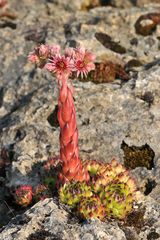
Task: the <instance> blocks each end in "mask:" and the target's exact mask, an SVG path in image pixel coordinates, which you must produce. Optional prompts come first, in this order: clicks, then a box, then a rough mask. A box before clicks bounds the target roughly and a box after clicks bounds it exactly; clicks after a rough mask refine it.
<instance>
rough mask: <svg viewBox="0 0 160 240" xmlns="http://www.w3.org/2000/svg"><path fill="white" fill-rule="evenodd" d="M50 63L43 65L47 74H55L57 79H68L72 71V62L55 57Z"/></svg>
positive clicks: (65, 58) (58, 56) (69, 59)
mask: <svg viewBox="0 0 160 240" xmlns="http://www.w3.org/2000/svg"><path fill="white" fill-rule="evenodd" d="M50 61H51V62H50V63H47V64H46V65H45V68H46V69H47V70H48V71H49V72H53V73H55V74H56V76H57V77H58V78H59V77H61V76H62V75H63V76H67V77H68V76H69V75H70V74H71V72H72V71H73V60H72V59H71V58H69V57H65V56H64V55H63V56H60V55H57V56H55V57H53V59H51V60H50Z"/></svg>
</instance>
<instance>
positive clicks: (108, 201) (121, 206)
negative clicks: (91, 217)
mask: <svg viewBox="0 0 160 240" xmlns="http://www.w3.org/2000/svg"><path fill="white" fill-rule="evenodd" d="M132 184H133V183H132ZM134 193H135V190H133V189H132V187H130V184H127V183H124V182H118V181H113V182H112V183H110V184H108V185H107V186H105V187H104V189H103V191H101V192H100V194H99V196H100V199H101V201H102V203H103V204H104V206H105V209H106V213H107V216H108V217H113V218H117V219H124V218H125V217H126V216H127V215H128V214H129V213H130V212H131V211H132V208H133V202H134V200H135V194H134Z"/></svg>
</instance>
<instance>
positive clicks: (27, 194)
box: [14, 185, 33, 207]
mask: <svg viewBox="0 0 160 240" xmlns="http://www.w3.org/2000/svg"><path fill="white" fill-rule="evenodd" d="M14 197H15V201H16V203H17V204H18V205H21V206H22V207H27V206H28V205H29V204H31V202H32V197H33V190H32V187H31V186H30V185H23V186H20V187H19V188H17V189H16V191H15V194H14Z"/></svg>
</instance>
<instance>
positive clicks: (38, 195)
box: [34, 184, 51, 202]
mask: <svg viewBox="0 0 160 240" xmlns="http://www.w3.org/2000/svg"><path fill="white" fill-rule="evenodd" d="M48 197H51V192H50V190H49V189H48V187H46V186H45V185H44V184H38V185H37V186H36V189H35V190H34V199H35V201H36V202H38V201H40V200H44V199H45V198H48Z"/></svg>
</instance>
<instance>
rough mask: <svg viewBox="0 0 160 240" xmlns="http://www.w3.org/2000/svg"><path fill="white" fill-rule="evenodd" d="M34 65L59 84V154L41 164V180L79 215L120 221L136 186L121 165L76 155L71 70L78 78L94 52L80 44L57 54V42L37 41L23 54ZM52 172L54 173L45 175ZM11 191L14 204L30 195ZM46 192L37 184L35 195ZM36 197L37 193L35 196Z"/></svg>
mask: <svg viewBox="0 0 160 240" xmlns="http://www.w3.org/2000/svg"><path fill="white" fill-rule="evenodd" d="M28 59H29V60H30V61H31V62H32V63H35V64H36V65H37V66H38V67H39V68H41V69H42V68H45V69H47V70H48V71H49V72H50V73H51V74H52V75H55V77H56V81H57V83H58V88H59V98H58V121H59V125H60V137H59V140H60V154H59V155H60V156H59V158H52V159H50V160H49V161H48V162H47V163H46V164H45V165H44V170H45V171H46V175H45V177H44V184H45V185H47V186H48V187H50V188H54V187H55V186H56V187H58V188H59V197H60V200H61V202H62V203H65V204H68V205H69V206H70V207H72V208H74V207H75V208H76V209H77V210H78V211H79V213H80V215H81V217H83V218H99V219H101V220H103V219H104V218H105V216H106V215H107V217H114V218H118V219H123V218H125V216H126V215H127V214H128V213H129V212H131V211H132V206H133V202H134V200H135V198H136V195H137V194H136V192H137V190H136V185H135V182H134V180H133V179H132V178H131V177H130V174H129V172H128V171H127V170H126V169H125V167H124V166H123V165H122V164H120V163H118V162H117V161H116V160H115V159H113V160H112V161H111V163H107V164H103V163H99V162H97V161H95V160H89V161H85V162H84V163H82V161H81V159H80V157H79V147H78V129H77V122H76V110H75V106H74V100H73V86H72V82H69V83H68V78H69V77H72V76H73V75H74V74H75V73H76V75H77V77H78V76H79V75H80V76H81V77H83V76H84V75H85V76H87V74H88V73H89V72H90V71H92V70H94V69H95V64H94V60H95V56H94V54H92V53H91V52H90V51H88V50H86V49H85V48H83V47H79V48H68V49H66V50H65V51H64V52H63V53H62V54H61V52H60V46H58V45H44V44H42V45H39V46H37V47H36V48H35V49H34V51H33V52H31V53H30V54H29V56H28ZM51 172H54V173H51ZM22 190H23V191H20V190H19V191H18V192H17V202H20V203H21V205H24V204H26V205H27V204H28V203H29V202H30V201H31V199H32V193H31V191H30V190H29V189H28V190H27V189H25V188H24V189H22ZM45 191H46V189H45V187H44V186H43V187H42V186H39V187H37V189H36V194H37V195H38V194H40V196H41V194H42V195H43V193H44V192H45ZM38 196H39V195H38Z"/></svg>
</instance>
